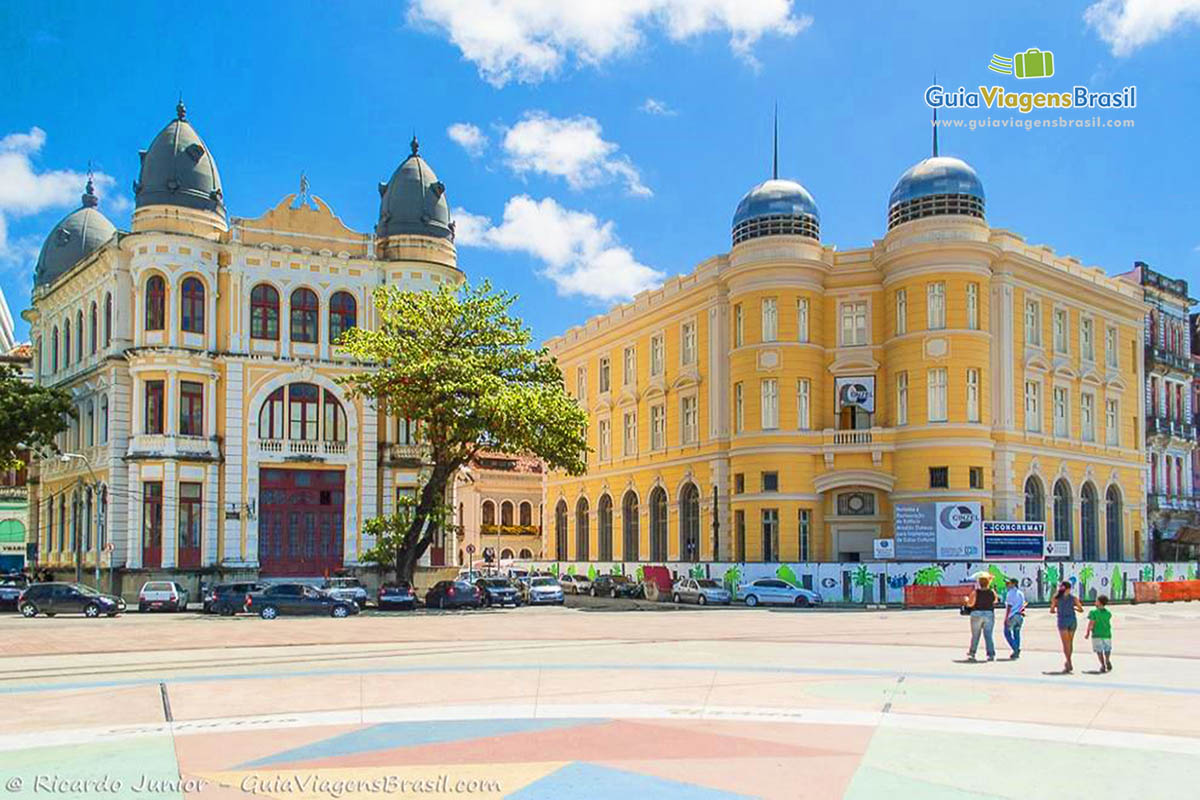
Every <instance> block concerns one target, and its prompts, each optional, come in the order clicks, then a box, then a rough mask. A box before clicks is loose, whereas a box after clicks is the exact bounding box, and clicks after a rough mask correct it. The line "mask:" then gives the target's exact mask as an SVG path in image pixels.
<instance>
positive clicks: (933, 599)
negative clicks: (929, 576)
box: [904, 583, 975, 608]
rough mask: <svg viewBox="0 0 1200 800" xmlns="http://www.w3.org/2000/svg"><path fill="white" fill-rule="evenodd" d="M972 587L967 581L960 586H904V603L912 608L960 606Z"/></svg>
mask: <svg viewBox="0 0 1200 800" xmlns="http://www.w3.org/2000/svg"><path fill="white" fill-rule="evenodd" d="M974 588H975V587H974V586H972V585H971V584H969V583H966V584H963V585H961V586H905V587H904V605H906V606H910V607H913V608H935V607H937V606H961V605H962V604H963V601H964V600H965V599H966V598H967V596H968V595H969V594H971V590H972V589H974Z"/></svg>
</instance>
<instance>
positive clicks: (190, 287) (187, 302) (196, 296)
mask: <svg viewBox="0 0 1200 800" xmlns="http://www.w3.org/2000/svg"><path fill="white" fill-rule="evenodd" d="M179 300H180V303H179V327H180V328H181V329H182V330H185V331H187V332H188V333H204V284H203V283H202V282H201V281H200V279H199V278H196V277H191V278H184V279H183V284H182V285H181V286H180V287H179Z"/></svg>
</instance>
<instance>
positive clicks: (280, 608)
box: [245, 583, 358, 619]
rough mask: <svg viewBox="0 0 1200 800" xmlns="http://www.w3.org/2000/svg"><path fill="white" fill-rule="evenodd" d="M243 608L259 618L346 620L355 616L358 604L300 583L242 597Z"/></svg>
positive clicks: (277, 585) (277, 584) (271, 587)
mask: <svg viewBox="0 0 1200 800" xmlns="http://www.w3.org/2000/svg"><path fill="white" fill-rule="evenodd" d="M245 608H246V610H247V611H249V612H251V613H252V614H258V615H259V616H260V617H262V618H263V619H275V618H276V617H279V616H299V615H309V616H312V615H325V616H330V617H348V616H350V615H351V614H357V613H358V604H357V603H355V602H354V601H352V600H341V599H339V598H336V597H334V596H332V595H330V594H327V593H325V592H322V591H321V590H320V589H314V588H313V587H311V586H309V585H307V584H303V583H276V584H273V585H271V586H268V587H267V588H265V589H263V590H262V591H258V592H250V593H249V594H247V595H246V603H245Z"/></svg>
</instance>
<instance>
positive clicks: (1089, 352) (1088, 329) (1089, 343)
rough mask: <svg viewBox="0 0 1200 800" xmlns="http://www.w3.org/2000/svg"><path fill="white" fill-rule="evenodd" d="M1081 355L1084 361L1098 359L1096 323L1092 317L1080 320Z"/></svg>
mask: <svg viewBox="0 0 1200 800" xmlns="http://www.w3.org/2000/svg"><path fill="white" fill-rule="evenodd" d="M1079 355H1080V356H1081V357H1082V358H1083V360H1084V361H1089V362H1091V361H1095V360H1096V323H1095V322H1093V321H1092V320H1091V319H1087V318H1085V319H1082V320H1080V321H1079Z"/></svg>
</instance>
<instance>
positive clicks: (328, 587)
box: [321, 578, 367, 608]
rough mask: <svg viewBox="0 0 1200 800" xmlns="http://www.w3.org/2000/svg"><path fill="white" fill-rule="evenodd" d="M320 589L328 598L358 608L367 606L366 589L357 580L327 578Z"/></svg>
mask: <svg viewBox="0 0 1200 800" xmlns="http://www.w3.org/2000/svg"><path fill="white" fill-rule="evenodd" d="M321 589H322V590H323V591H324V592H325V593H326V594H328V595H329V596H331V597H336V598H337V599H338V600H346V601H347V602H351V603H354V605H356V606H358V607H359V608H365V607H366V605H367V587H366V586H363V584H362V581H360V580H359V579H358V578H328V579H327V580H326V581H325V583H324V585H323V586H322V587H321Z"/></svg>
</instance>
